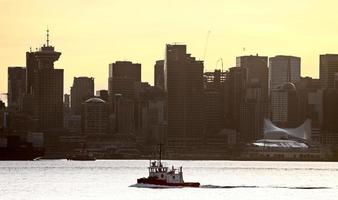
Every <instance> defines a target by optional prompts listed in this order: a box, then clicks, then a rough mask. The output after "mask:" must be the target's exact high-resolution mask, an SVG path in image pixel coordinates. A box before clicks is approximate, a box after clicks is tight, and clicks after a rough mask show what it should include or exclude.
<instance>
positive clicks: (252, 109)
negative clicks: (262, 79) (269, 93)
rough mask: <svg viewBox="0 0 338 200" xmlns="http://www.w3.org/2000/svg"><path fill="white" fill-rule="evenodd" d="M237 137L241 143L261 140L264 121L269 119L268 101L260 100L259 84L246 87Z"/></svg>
mask: <svg viewBox="0 0 338 200" xmlns="http://www.w3.org/2000/svg"><path fill="white" fill-rule="evenodd" d="M239 115H240V120H239V135H238V140H239V141H240V142H242V143H247V142H251V141H253V140H257V139H262V138H263V132H264V131H263V123H264V119H266V118H269V104H268V100H266V99H262V98H261V88H260V86H259V84H249V85H247V89H246V95H245V100H244V101H242V102H241V105H240V114H239Z"/></svg>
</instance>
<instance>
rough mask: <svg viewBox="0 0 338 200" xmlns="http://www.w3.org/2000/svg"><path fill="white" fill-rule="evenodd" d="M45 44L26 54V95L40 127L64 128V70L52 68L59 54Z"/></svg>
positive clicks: (46, 128) (44, 128)
mask: <svg viewBox="0 0 338 200" xmlns="http://www.w3.org/2000/svg"><path fill="white" fill-rule="evenodd" d="M48 37H49V34H48V32H47V43H46V44H45V45H43V46H42V47H41V48H40V49H39V50H38V51H35V52H27V53H26V61H27V63H26V65H27V96H30V97H29V98H30V99H31V101H30V102H31V103H32V104H30V105H27V106H29V107H30V109H27V110H32V111H33V116H34V117H35V118H36V119H38V124H39V125H38V127H39V129H40V130H49V129H58V128H62V127H63V69H54V62H55V61H57V60H58V59H59V57H60V55H61V53H60V52H56V51H55V50H54V47H53V46H50V45H49V38H48Z"/></svg>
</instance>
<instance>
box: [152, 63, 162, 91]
mask: <svg viewBox="0 0 338 200" xmlns="http://www.w3.org/2000/svg"><path fill="white" fill-rule="evenodd" d="M154 79H155V80H154V85H155V86H156V87H158V88H161V89H162V90H163V89H164V60H158V61H156V64H155V66H154Z"/></svg>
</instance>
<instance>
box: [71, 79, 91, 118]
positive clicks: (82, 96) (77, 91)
mask: <svg viewBox="0 0 338 200" xmlns="http://www.w3.org/2000/svg"><path fill="white" fill-rule="evenodd" d="M70 95H71V97H70V98H71V110H72V113H73V114H75V115H80V114H81V108H82V103H84V102H85V101H86V100H87V99H89V98H91V97H93V96H94V78H93V77H74V82H73V86H72V87H71V88H70Z"/></svg>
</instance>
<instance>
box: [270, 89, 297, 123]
mask: <svg viewBox="0 0 338 200" xmlns="http://www.w3.org/2000/svg"><path fill="white" fill-rule="evenodd" d="M271 112H272V116H271V121H272V122H274V123H275V124H277V125H279V126H282V127H285V128H287V127H297V125H299V124H298V120H297V116H298V113H297V112H298V97H297V90H296V87H295V85H294V84H293V83H285V84H284V85H283V86H282V87H280V88H278V89H275V90H272V91H271Z"/></svg>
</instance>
